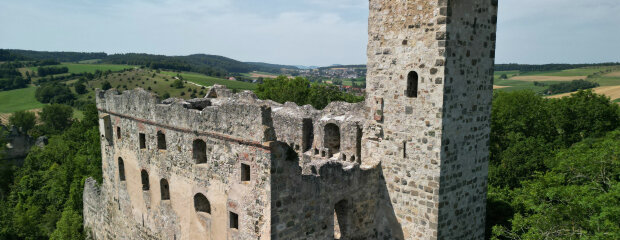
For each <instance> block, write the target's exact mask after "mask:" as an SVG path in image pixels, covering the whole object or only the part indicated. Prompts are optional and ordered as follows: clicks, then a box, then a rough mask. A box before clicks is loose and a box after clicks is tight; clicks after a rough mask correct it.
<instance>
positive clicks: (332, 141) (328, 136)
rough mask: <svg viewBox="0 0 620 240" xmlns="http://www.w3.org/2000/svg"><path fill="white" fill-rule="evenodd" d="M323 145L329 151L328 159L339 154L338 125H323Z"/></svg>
mask: <svg viewBox="0 0 620 240" xmlns="http://www.w3.org/2000/svg"><path fill="white" fill-rule="evenodd" d="M323 144H325V147H326V148H327V149H328V150H329V157H331V156H332V154H335V153H338V152H340V128H339V127H338V125H336V124H333V123H328V124H327V125H325V135H324V139H323Z"/></svg>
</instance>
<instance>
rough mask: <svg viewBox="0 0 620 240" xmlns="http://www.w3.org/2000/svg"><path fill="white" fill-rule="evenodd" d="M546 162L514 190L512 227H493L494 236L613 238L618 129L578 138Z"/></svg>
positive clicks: (618, 229)
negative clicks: (600, 134) (596, 136)
mask: <svg viewBox="0 0 620 240" xmlns="http://www.w3.org/2000/svg"><path fill="white" fill-rule="evenodd" d="M546 164H547V165H548V167H549V168H550V169H551V170H550V171H548V172H546V173H542V172H539V173H537V174H536V176H535V178H533V179H531V180H527V181H524V182H523V187H522V188H518V189H516V190H515V191H514V193H513V198H512V201H511V204H512V207H513V209H515V210H516V213H515V215H514V216H513V217H512V219H511V220H510V223H511V226H508V227H506V226H501V225H498V226H495V227H494V228H493V235H494V239H618V237H620V131H614V132H611V133H609V134H608V135H607V136H606V137H604V138H601V139H586V140H584V141H582V142H580V143H577V144H575V145H574V146H572V147H570V148H568V149H565V150H562V151H560V152H558V153H557V154H556V155H555V157H552V158H549V159H548V161H546ZM490 210H492V209H490Z"/></svg>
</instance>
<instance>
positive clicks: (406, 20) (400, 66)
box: [362, 0, 497, 239]
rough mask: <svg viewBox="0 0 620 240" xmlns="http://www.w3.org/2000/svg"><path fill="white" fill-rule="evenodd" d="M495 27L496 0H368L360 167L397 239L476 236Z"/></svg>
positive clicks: (481, 215) (480, 227)
mask: <svg viewBox="0 0 620 240" xmlns="http://www.w3.org/2000/svg"><path fill="white" fill-rule="evenodd" d="M496 22H497V0H389V1H388V0H370V17H369V23H368V24H369V32H368V37H369V42H368V76H367V98H366V105H367V107H368V111H369V118H370V119H369V121H368V122H367V124H366V126H365V130H364V140H363V154H362V161H363V163H362V165H363V166H365V167H370V166H374V165H377V164H380V165H381V167H382V171H383V174H384V179H385V181H386V185H387V189H388V195H389V196H385V198H386V199H389V202H386V203H385V204H387V205H391V206H392V207H393V209H394V212H395V215H396V216H397V219H398V222H399V223H400V225H401V227H402V231H403V235H404V238H405V239H437V238H438V239H482V238H483V237H484V221H485V214H486V211H485V201H486V187H487V172H488V171H487V168H488V156H489V153H488V145H489V133H490V123H489V121H490V120H489V116H490V111H491V99H492V89H493V86H492V85H493V84H492V82H493V68H494V57H495V56H494V55H495V30H496ZM386 201H387V200H386Z"/></svg>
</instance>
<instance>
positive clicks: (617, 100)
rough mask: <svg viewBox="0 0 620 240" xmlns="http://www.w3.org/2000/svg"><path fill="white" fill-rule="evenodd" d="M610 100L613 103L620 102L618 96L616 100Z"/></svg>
mask: <svg viewBox="0 0 620 240" xmlns="http://www.w3.org/2000/svg"><path fill="white" fill-rule="evenodd" d="M612 102H615V103H620V98H618V99H616V100H613V101H612Z"/></svg>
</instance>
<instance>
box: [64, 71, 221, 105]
mask: <svg viewBox="0 0 620 240" xmlns="http://www.w3.org/2000/svg"><path fill="white" fill-rule="evenodd" d="M105 81H108V82H110V84H111V85H112V87H113V88H116V89H118V90H119V91H123V90H129V89H135V88H142V89H145V90H147V91H150V92H153V93H156V94H158V95H159V96H163V95H164V94H165V93H168V94H170V96H171V97H177V98H184V99H189V98H192V97H191V93H193V92H194V91H195V92H196V93H195V97H204V95H205V94H206V92H207V90H206V89H202V88H201V87H199V86H196V85H193V84H185V86H184V87H183V88H173V87H171V86H170V85H171V84H172V83H173V82H174V79H173V78H172V77H171V76H169V75H167V74H164V73H163V72H162V73H156V72H155V71H153V70H149V69H136V70H133V71H126V72H122V73H112V74H110V75H108V76H107V77H102V78H98V79H95V80H93V81H88V83H87V90H88V93H86V94H82V95H78V96H79V97H78V99H79V100H87V101H94V98H95V91H94V90H95V89H96V88H101V87H102V84H103V83H104V82H105ZM224 81H227V80H224ZM231 82H232V81H231ZM149 89H150V90H149ZM72 90H73V91H74V93H75V89H73V88H72ZM181 94H184V95H181Z"/></svg>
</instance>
